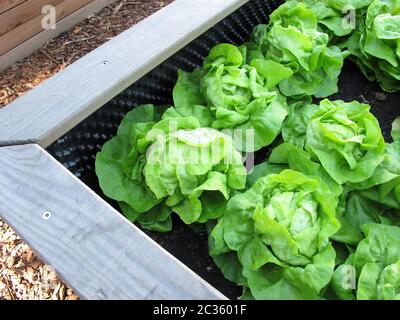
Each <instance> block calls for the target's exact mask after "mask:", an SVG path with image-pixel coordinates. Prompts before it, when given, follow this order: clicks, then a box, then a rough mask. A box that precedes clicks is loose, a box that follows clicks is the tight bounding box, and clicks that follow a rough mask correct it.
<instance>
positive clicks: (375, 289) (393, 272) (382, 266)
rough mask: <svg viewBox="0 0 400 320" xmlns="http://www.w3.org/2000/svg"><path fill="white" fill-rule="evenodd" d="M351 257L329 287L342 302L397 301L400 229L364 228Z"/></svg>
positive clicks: (399, 294) (399, 278) (381, 225)
mask: <svg viewBox="0 0 400 320" xmlns="http://www.w3.org/2000/svg"><path fill="white" fill-rule="evenodd" d="M361 228H362V231H363V233H364V235H365V239H363V240H362V241H361V242H360V243H359V245H358V246H357V249H356V251H355V253H354V254H352V255H350V256H349V258H348V259H347V261H346V262H345V264H343V265H340V266H339V267H338V268H337V269H336V270H335V272H334V275H333V278H332V283H331V287H332V288H333V290H334V292H335V293H336V295H337V296H338V297H339V298H341V299H344V300H354V299H357V300H399V299H400V228H399V227H396V226H386V225H383V224H366V225H363V226H362V227H361Z"/></svg>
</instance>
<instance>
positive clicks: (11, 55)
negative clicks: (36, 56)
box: [0, 0, 116, 72]
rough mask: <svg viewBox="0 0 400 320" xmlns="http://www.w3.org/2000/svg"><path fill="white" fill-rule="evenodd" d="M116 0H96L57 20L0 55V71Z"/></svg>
mask: <svg viewBox="0 0 400 320" xmlns="http://www.w3.org/2000/svg"><path fill="white" fill-rule="evenodd" d="M115 1H116V0H94V1H92V2H90V3H89V4H88V5H86V6H84V7H83V8H81V9H79V10H77V11H75V12H74V13H72V14H70V15H69V16H67V17H66V18H64V19H62V20H61V21H59V22H57V23H56V25H55V27H56V28H55V29H49V30H44V31H42V32H40V33H38V34H36V35H35V36H33V37H32V38H30V39H28V40H27V41H25V42H23V43H22V44H20V45H19V46H18V47H16V48H14V49H12V50H11V51H9V52H7V53H6V54H4V55H3V56H0V72H1V71H3V70H5V69H6V68H7V67H9V66H11V65H12V64H14V63H15V62H17V61H20V60H21V59H23V58H25V57H27V56H29V55H30V54H31V53H33V52H35V51H36V50H38V49H40V48H41V47H42V46H43V45H44V44H45V43H46V42H47V41H49V40H51V39H53V38H55V37H56V36H57V35H59V34H60V33H62V32H64V31H66V30H68V29H70V28H71V27H72V26H74V25H75V24H77V23H78V22H80V21H82V20H83V19H85V18H87V17H88V16H90V15H91V14H94V13H97V12H99V11H100V10H101V9H103V8H104V7H106V6H108V5H110V4H112V3H114V2H115Z"/></svg>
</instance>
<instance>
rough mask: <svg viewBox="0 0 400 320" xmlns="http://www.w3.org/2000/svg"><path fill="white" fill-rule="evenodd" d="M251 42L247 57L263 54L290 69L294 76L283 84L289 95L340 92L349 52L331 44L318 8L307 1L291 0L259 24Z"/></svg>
mask: <svg viewBox="0 0 400 320" xmlns="http://www.w3.org/2000/svg"><path fill="white" fill-rule="evenodd" d="M253 42H254V43H255V44H254V43H249V44H248V45H247V47H248V49H249V54H248V57H247V59H248V60H250V61H251V60H252V59H254V58H260V57H263V58H265V59H267V60H272V61H274V62H276V63H278V64H280V65H282V66H284V67H286V68H289V69H290V70H291V71H292V73H293V75H292V76H291V77H289V78H287V79H283V80H282V81H280V83H279V89H280V91H281V92H282V93H283V94H284V95H285V96H295V97H300V96H307V95H309V96H311V95H315V96H316V97H327V96H329V95H332V94H333V93H336V92H337V91H338V87H337V83H338V76H339V74H340V71H341V69H342V66H343V60H344V58H345V57H346V56H347V52H342V51H341V50H340V49H339V48H338V47H336V46H333V45H329V36H328V34H326V33H324V32H321V31H319V30H318V19H317V16H316V14H315V12H314V11H312V10H311V9H310V8H308V7H307V5H306V4H304V3H297V2H296V1H288V2H287V3H285V4H283V5H282V6H280V7H279V8H278V9H277V10H275V11H274V12H273V13H272V14H271V16H270V23H269V24H268V25H259V26H257V27H256V28H255V31H254V33H253Z"/></svg>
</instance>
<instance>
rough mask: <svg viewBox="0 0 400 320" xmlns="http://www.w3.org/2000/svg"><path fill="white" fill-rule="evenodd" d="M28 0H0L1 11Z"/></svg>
mask: <svg viewBox="0 0 400 320" xmlns="http://www.w3.org/2000/svg"><path fill="white" fill-rule="evenodd" d="M26 1H27V0H0V13H3V12H5V11H7V10H10V9H11V8H14V7H16V6H17V5H19V4H21V3H23V2H26Z"/></svg>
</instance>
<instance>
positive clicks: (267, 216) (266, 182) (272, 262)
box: [220, 169, 339, 299]
mask: <svg viewBox="0 0 400 320" xmlns="http://www.w3.org/2000/svg"><path fill="white" fill-rule="evenodd" d="M336 202H337V200H336V199H335V197H334V196H333V194H332V192H331V191H330V189H329V187H328V186H327V185H326V184H325V183H324V182H323V181H322V180H321V179H320V178H318V177H315V176H308V175H305V174H303V173H300V172H298V171H294V170H291V169H285V170H283V171H281V172H280V173H277V174H269V175H267V176H265V177H262V178H260V179H259V180H257V182H256V183H255V184H254V185H253V186H252V187H251V188H250V189H249V190H248V191H246V192H245V193H243V194H238V195H236V196H234V197H233V198H232V199H231V200H230V201H229V202H228V206H227V210H226V213H225V215H224V218H223V221H222V222H220V223H222V224H223V234H224V237H223V239H224V241H225V243H226V248H229V249H230V250H232V251H234V252H236V253H237V258H238V260H239V261H240V264H241V265H242V268H243V272H242V274H243V276H244V278H245V281H243V279H242V280H241V281H242V282H245V283H246V284H247V286H248V287H249V288H250V290H251V293H252V295H253V296H254V297H255V298H256V299H315V298H317V297H318V295H319V292H320V291H321V290H322V288H324V287H325V286H326V285H327V284H328V283H329V281H330V278H331V275H332V272H333V268H334V261H335V251H334V250H333V248H332V246H331V244H330V242H329V238H330V237H331V236H332V235H333V234H334V233H335V232H336V231H337V230H338V229H339V222H338V221H337V220H336V218H335V205H336ZM220 243H223V242H222V241H221V242H220ZM227 252H229V251H227ZM231 259H232V256H231Z"/></svg>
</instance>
